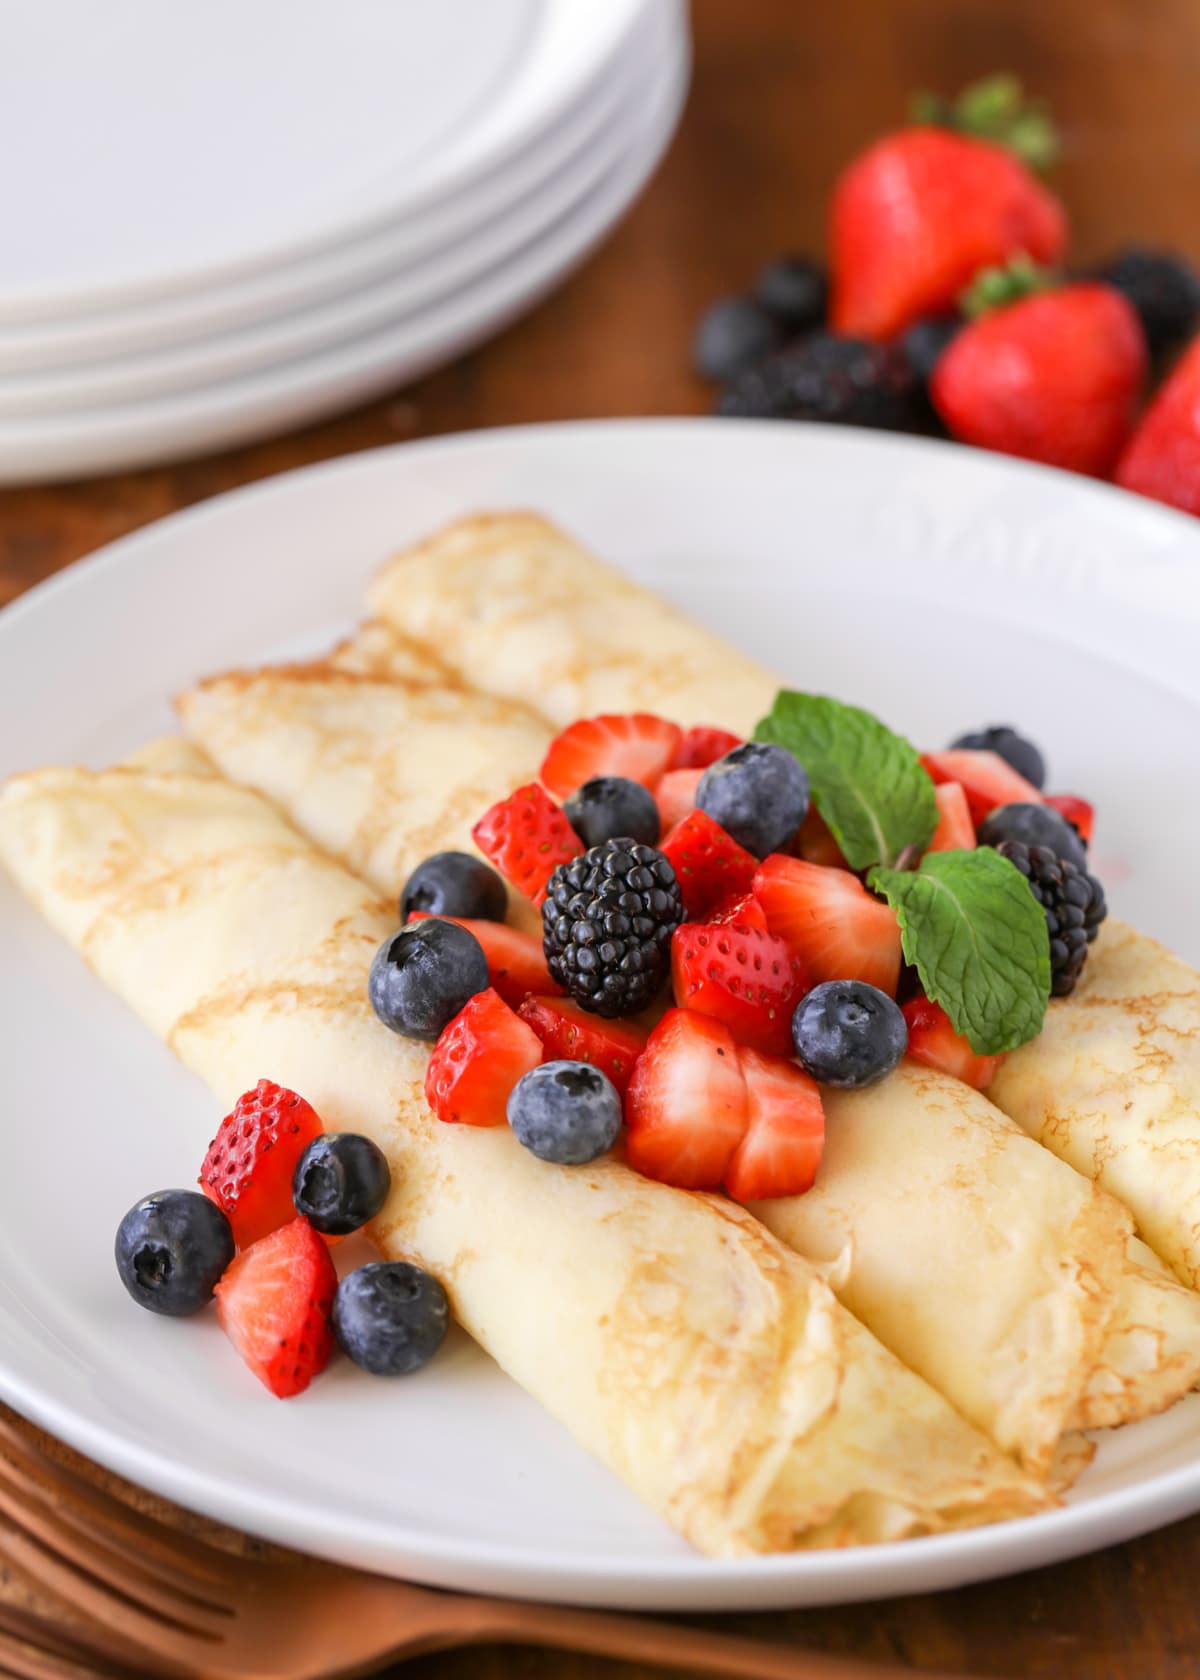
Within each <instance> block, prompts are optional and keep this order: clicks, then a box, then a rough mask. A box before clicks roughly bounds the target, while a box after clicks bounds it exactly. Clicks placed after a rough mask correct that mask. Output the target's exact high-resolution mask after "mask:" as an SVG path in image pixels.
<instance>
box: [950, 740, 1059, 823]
mask: <svg viewBox="0 0 1200 1680" xmlns="http://www.w3.org/2000/svg"><path fill="white" fill-rule="evenodd" d="M921 763H922V764H923V765H924V766H925V769H926V771H927V772H928V773H929V775H930V776H932V778H933V780H934V781H935V782H936V783H938V785H939V786H940V785H941V784H942V783H943V782H958V783H959V784H960V785H961V787H962V790H963V792H964V793H965V794H966V796H967V806H968V809H969V810H970V813H971V821H972V822H973V823H974V824H975V826H976V827H977V828H978V826H979V824H980V823H981V822H982V821H983V819H984V817H986V816H987V814H988V812H989V811H994V810H995V809H996V807H997V805H1012V804H1016V803H1021V804H1029V803H1032V804H1035V805H1040V804H1041V803H1042V795H1041V794H1040V793H1039V791H1038V789H1037V788H1035V787H1034V785H1033V783H1032V782H1027V781H1026V780H1025V778H1024V776H1021V775H1018V773H1017V771H1015V770H1014V769H1013V767H1012V765H1011V764H1009V763H1008V761H1007V760H1006V759H1003V758H1001V757H1000V754H999V753H994V752H983V751H979V750H978V749H976V748H974V747H951V748H950V749H948V750H947V751H946V752H936V753H924V754H923V755H922V758H921Z"/></svg>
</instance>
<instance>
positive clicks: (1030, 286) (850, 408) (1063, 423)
mask: <svg viewBox="0 0 1200 1680" xmlns="http://www.w3.org/2000/svg"><path fill="white" fill-rule="evenodd" d="M1057 152H1058V145H1057V137H1056V135H1055V133H1054V129H1053V127H1052V125H1051V123H1050V121H1049V118H1048V116H1047V114H1046V112H1045V111H1044V110H1043V109H1041V108H1040V107H1039V106H1038V105H1037V104H1035V103H1030V102H1028V101H1027V100H1026V99H1025V98H1024V95H1023V92H1022V89H1021V87H1020V84H1019V83H1018V82H1017V81H1016V80H1015V79H1014V78H1013V77H1011V76H993V77H990V78H988V79H986V80H984V81H981V82H979V83H976V84H975V85H973V86H972V87H969V88H967V89H966V90H965V91H964V92H963V93H962V95H961V96H960V97H959V98H958V99H956V100H953V101H948V100H945V99H941V98H938V97H936V96H930V95H920V96H918V98H917V99H916V100H915V101H914V102H913V109H912V120H911V122H910V123H909V125H908V126H906V127H901V128H897V129H894V130H893V131H891V132H890V133H886V134H884V135H883V137H882V138H881V139H879V140H877V141H875V142H874V144H872V145H870V146H868V147H867V149H866V150H865V151H863V152H862V153H860V154H859V155H858V156H857V157H855V158H852V159H851V160H850V161H849V162H848V163H847V164H846V166H845V167H844V168H843V170H842V171H841V173H840V174H839V175H838V177H837V178H836V179H835V180H834V182H833V183H832V186H831V191H830V198H829V217H828V267H827V268H823V267H822V266H821V265H820V264H819V263H817V262H814V261H812V260H810V259H808V258H805V257H802V256H789V257H784V258H780V259H779V260H777V261H775V262H772V263H770V264H769V265H768V266H767V267H766V268H765V269H764V270H763V271H762V272H761V274H760V275H759V277H758V280H757V281H756V283H755V285H754V287H753V289H752V290H751V291H750V292H748V293H746V294H738V295H731V296H727V297H724V298H722V299H720V300H719V301H718V302H716V303H714V304H713V305H712V306H711V308H710V309H709V310H708V311H707V312H706V313H705V315H704V317H703V318H702V320H701V321H700V323H699V325H698V326H697V329H696V332H695V335H694V338H693V342H692V363H693V366H694V368H695V370H696V372H697V373H698V374H699V376H700V377H701V378H702V379H705V380H707V381H709V382H711V383H713V384H715V385H717V386H718V387H719V388H720V389H719V394H718V397H717V403H716V407H717V411H718V413H720V414H724V415H730V416H735V417H740V418H748V419H770V420H818V421H825V422H836V423H841V424H846V425H855V426H874V427H886V428H888V429H889V430H895V431H909V432H911V431H917V432H929V433H934V434H938V433H940V434H941V435H948V436H950V437H953V438H957V439H959V440H960V441H962V442H965V443H970V444H975V445H977V446H979V447H982V448H986V449H994V450H998V451H1000V452H1002V453H1004V454H1010V455H1018V456H1023V457H1025V458H1027V459H1030V460H1035V461H1043V462H1046V463H1048V464H1050V465H1054V466H1060V467H1065V468H1068V469H1070V470H1074V471H1077V472H1082V473H1088V474H1091V475H1094V476H1100V477H1106V478H1115V480H1116V482H1117V483H1118V484H1122V485H1124V486H1125V487H1126V488H1128V489H1131V490H1135V491H1138V492H1140V493H1141V494H1143V495H1147V496H1152V497H1155V498H1157V499H1158V500H1160V501H1165V502H1169V503H1171V504H1173V505H1174V506H1176V507H1180V508H1183V509H1185V510H1186V511H1188V512H1192V513H1200V339H1197V338H1196V336H1195V335H1196V334H1197V329H1198V328H1200V275H1198V274H1197V273H1196V271H1195V269H1194V268H1193V267H1192V266H1191V265H1190V264H1189V263H1187V262H1186V261H1184V260H1183V258H1181V257H1180V256H1178V255H1177V254H1175V253H1174V252H1170V251H1161V250H1152V249H1147V248H1145V247H1142V246H1137V245H1131V246H1128V247H1126V248H1125V249H1123V250H1121V251H1118V252H1117V253H1116V254H1115V255H1113V256H1112V257H1110V258H1109V259H1108V260H1107V261H1104V262H1102V263H1099V264H1094V265H1092V266H1091V267H1090V268H1087V269H1080V268H1079V267H1078V266H1077V265H1076V264H1074V263H1073V262H1072V260H1071V252H1070V248H1069V247H1070V228H1069V224H1068V217H1067V212H1066V209H1065V207H1064V205H1063V204H1062V202H1061V201H1060V199H1059V198H1058V197H1057V195H1056V194H1055V193H1054V192H1053V191H1052V190H1051V188H1050V187H1049V186H1047V184H1046V182H1045V181H1044V179H1043V176H1044V175H1045V173H1046V172H1047V170H1048V169H1049V168H1050V166H1051V165H1052V164H1053V163H1054V161H1055V159H1056V156H1057ZM1189 341H1192V342H1191V343H1190V345H1189ZM1181 350H1182V351H1184V354H1183V356H1182V359H1181V360H1180V361H1179V362H1178V365H1177V366H1176V368H1175V370H1174V371H1173V372H1172V371H1171V365H1170V364H1171V361H1172V359H1173V358H1174V357H1176V356H1177V355H1178V354H1179V352H1180V351H1181ZM1163 375H1166V378H1165V382H1164V383H1163V384H1162V386H1161V389H1160V391H1159V393H1158V395H1157V397H1156V398H1155V399H1154V400H1153V402H1152V403H1151V404H1150V406H1149V408H1148V409H1147V410H1146V412H1145V415H1144V417H1143V416H1142V413H1141V411H1142V408H1143V404H1144V401H1145V398H1146V395H1147V386H1148V383H1149V381H1150V379H1151V377H1152V376H1153V377H1154V378H1155V379H1158V378H1161V377H1162V376H1163ZM982 733H983V734H984V735H986V734H987V733H988V732H987V731H984V732H982ZM961 744H962V745H963V746H964V747H970V748H972V749H976V748H978V749H979V750H986V751H1000V749H999V748H998V747H996V746H993V745H990V744H986V743H985V742H981V741H979V740H977V739H975V738H973V739H972V740H971V741H970V742H965V741H964V742H963V743H961ZM1001 756H1005V755H1004V754H1003V753H1002V754H1001ZM1013 762H1014V765H1015V768H1016V769H1017V770H1018V771H1019V772H1020V773H1021V774H1022V775H1024V774H1025V773H1026V772H1025V769H1024V768H1023V766H1022V764H1021V763H1020V762H1019V761H1016V760H1014V761H1013ZM1029 780H1031V781H1034V782H1036V777H1033V776H1030V777H1029ZM547 785H550V784H549V783H548V784H547Z"/></svg>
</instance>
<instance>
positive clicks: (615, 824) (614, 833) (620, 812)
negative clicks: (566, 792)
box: [563, 776, 660, 846]
mask: <svg viewBox="0 0 1200 1680" xmlns="http://www.w3.org/2000/svg"><path fill="white" fill-rule="evenodd" d="M563 810H564V811H565V812H566V815H567V821H568V822H569V823H570V825H571V827H572V828H573V829H574V830H575V832H576V834H578V836H579V838H580V839H581V840H582V841H583V843H584V845H585V846H602V845H603V844H604V842H605V841H606V840H617V839H621V838H624V837H626V836H627V837H628V838H629V839H630V840H637V841H638V842H639V843H640V844H641V845H643V846H657V845H658V834H659V827H660V824H659V820H658V806H657V805H656V804H655V803H654V795H653V794H652V793H651V792H650V789H649V788H645V787H643V786H642V784H641V782H633V781H630V780H629V778H628V777H627V776H593V777H592V779H591V781H590V782H584V784H583V786H582V787H581V788H577V789H576V790H575V792H574V793H573V794H572V795H571V797H570V799H568V800H567V802H566V804H565V805H564V806H563Z"/></svg>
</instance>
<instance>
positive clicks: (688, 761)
mask: <svg viewBox="0 0 1200 1680" xmlns="http://www.w3.org/2000/svg"><path fill="white" fill-rule="evenodd" d="M741 744H742V738H741V736H740V735H734V734H733V733H732V732H731V731H730V730H728V729H718V728H717V727H716V725H715V724H710V723H701V724H697V725H696V726H695V728H693V729H685V730H684V732H683V739H682V740H681V741H680V743H679V745H678V746H677V747H676V749H675V757H674V758H673V759H672V760H671V769H672V770H707V768H708V766H709V765H710V764H715V763H716V762H717V760H718V759H719V758H724V757H725V754H726V753H727V752H732V751H733V749H734V747H740V746H741Z"/></svg>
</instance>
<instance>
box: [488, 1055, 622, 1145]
mask: <svg viewBox="0 0 1200 1680" xmlns="http://www.w3.org/2000/svg"><path fill="white" fill-rule="evenodd" d="M508 1123H509V1125H510V1126H511V1127H512V1129H513V1131H514V1132H515V1133H516V1136H517V1139H518V1141H519V1142H521V1143H523V1144H524V1145H525V1147H526V1149H528V1150H529V1152H530V1154H531V1155H536V1156H537V1157H538V1159H539V1160H540V1161H554V1162H557V1164H558V1165H559V1166H561V1167H577V1166H580V1165H582V1163H583V1162H585V1161H594V1160H595V1159H596V1157H597V1156H598V1155H603V1154H605V1153H606V1152H607V1151H608V1150H610V1149H611V1148H612V1146H613V1144H614V1143H615V1142H616V1141H617V1133H618V1132H619V1131H620V1130H621V1099H620V1097H619V1096H618V1095H617V1089H616V1086H615V1085H614V1084H613V1082H612V1080H611V1079H609V1078H608V1076H607V1074H603V1073H601V1072H600V1069H599V1068H594V1067H591V1066H590V1065H589V1064H588V1063H587V1062H543V1063H542V1065H541V1067H536V1068H534V1069H533V1071H532V1072H531V1073H527V1074H524V1075H523V1076H522V1077H521V1078H520V1079H518V1080H517V1083H516V1085H515V1086H514V1087H513V1090H512V1094H511V1095H510V1097H509V1099H508Z"/></svg>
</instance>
